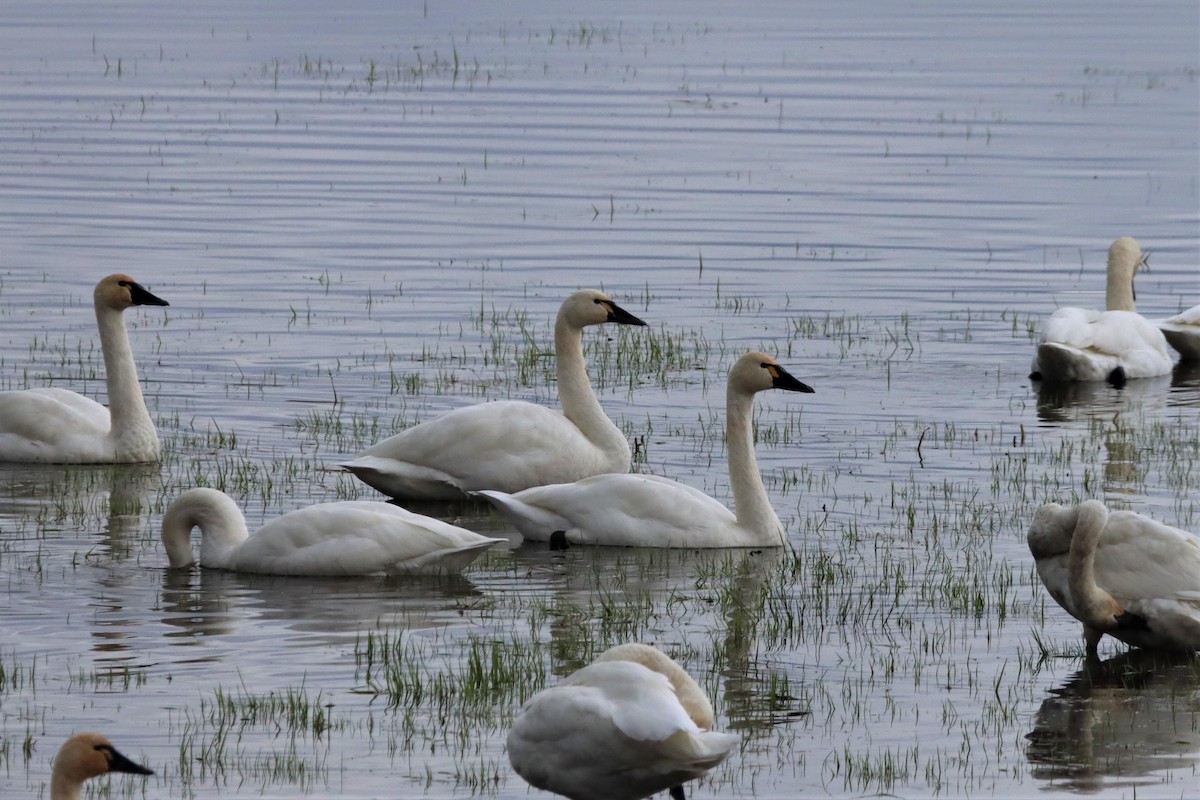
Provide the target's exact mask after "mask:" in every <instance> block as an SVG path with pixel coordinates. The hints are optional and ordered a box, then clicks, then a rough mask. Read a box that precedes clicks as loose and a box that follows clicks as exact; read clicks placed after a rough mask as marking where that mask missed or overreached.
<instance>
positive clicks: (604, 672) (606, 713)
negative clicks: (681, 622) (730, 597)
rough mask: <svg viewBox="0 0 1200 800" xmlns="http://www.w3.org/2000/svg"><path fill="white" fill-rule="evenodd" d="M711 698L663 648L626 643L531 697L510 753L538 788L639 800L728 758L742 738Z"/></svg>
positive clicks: (602, 799)
mask: <svg viewBox="0 0 1200 800" xmlns="http://www.w3.org/2000/svg"><path fill="white" fill-rule="evenodd" d="M713 716H714V715H713V708H712V704H711V703H710V702H709V701H708V698H707V697H705V695H704V692H703V690H701V689H700V687H699V686H698V685H697V684H696V682H695V681H694V680H693V679H692V677H691V676H690V675H688V674H687V672H685V671H684V669H683V668H682V667H680V666H679V665H678V664H676V663H675V662H674V661H673V660H672V659H671V658H670V657H668V656H667V655H666V654H664V653H663V652H662V651H660V650H658V649H657V648H655V647H652V646H650V645H645V644H624V645H618V646H616V647H613V648H611V649H609V650H607V651H605V652H604V653H602V654H600V655H599V656H598V657H597V658H596V660H595V661H593V662H592V663H591V664H589V665H588V666H586V667H584V668H582V669H580V670H578V671H577V672H575V673H573V674H571V675H570V676H568V677H567V678H564V679H563V680H562V681H560V682H559V683H558V684H557V685H556V686H553V687H551V688H549V689H544V690H542V691H540V692H538V693H537V694H535V695H534V696H533V697H531V698H530V699H529V700H528V701H527V702H526V703H525V705H524V706H523V707H522V709H521V711H520V712H519V713H518V714H517V718H516V720H515V721H514V722H513V727H512V731H511V732H510V733H509V735H508V758H509V761H510V762H512V766H513V769H514V770H516V772H517V774H518V775H520V776H521V777H522V778H524V779H525V780H526V781H528V782H529V783H530V784H531V785H533V786H535V787H537V788H539V789H544V790H546V791H548V792H554V793H555V794H559V795H563V796H564V797H569V798H571V800H639V798H643V797H649V796H650V795H652V794H654V793H655V792H660V791H662V790H664V789H669V790H670V792H671V797H672V798H675V799H676V800H683V798H684V791H683V784H684V783H685V782H686V781H690V780H694V779H696V778H699V777H700V776H702V775H704V774H705V773H706V772H708V771H709V770H710V769H712V768H713V767H715V766H717V765H718V764H720V763H721V762H722V761H724V760H725V759H726V758H727V757H728V756H729V754H730V753H731V752H732V751H733V748H734V747H736V746H737V743H738V737H737V736H734V735H733V734H728V733H719V732H717V731H714V730H712V727H713Z"/></svg>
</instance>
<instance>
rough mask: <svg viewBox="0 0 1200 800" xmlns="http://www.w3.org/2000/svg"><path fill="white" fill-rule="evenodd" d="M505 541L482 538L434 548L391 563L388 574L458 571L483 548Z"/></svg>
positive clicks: (430, 573) (441, 573) (436, 573)
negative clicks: (443, 547)
mask: <svg viewBox="0 0 1200 800" xmlns="http://www.w3.org/2000/svg"><path fill="white" fill-rule="evenodd" d="M503 541H506V540H504V539H482V540H480V541H478V542H471V543H470V544H465V545H460V546H458V547H452V548H446V549H444V550H436V551H434V552H432V553H426V554H424V555H422V556H419V557H417V558H410V559H406V560H404V561H401V562H399V563H396V564H393V565H392V566H391V567H389V568H388V570H387V572H388V574H391V575H394V574H406V575H443V574H446V573H451V572H458V571H460V570H462V569H465V568H466V567H468V566H469V565H470V564H471V563H473V562H474V561H475V559H477V558H479V556H481V555H483V552H484V551H485V550H490V549H491V548H492V547H494V546H496V545H498V544H500V543H501V542H503Z"/></svg>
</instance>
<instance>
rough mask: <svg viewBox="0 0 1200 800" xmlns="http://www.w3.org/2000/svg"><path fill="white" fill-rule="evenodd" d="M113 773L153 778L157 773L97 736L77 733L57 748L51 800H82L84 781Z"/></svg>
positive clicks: (89, 733)
mask: <svg viewBox="0 0 1200 800" xmlns="http://www.w3.org/2000/svg"><path fill="white" fill-rule="evenodd" d="M112 772H127V773H130V774H132V775H153V774H154V770H152V769H147V768H146V767H143V766H142V765H141V764H137V763H134V762H133V761H131V760H130V759H129V758H127V757H126V756H124V755H122V754H121V753H120V752H119V751H118V750H117V748H115V747H113V744H112V742H110V741H109V740H108V739H106V738H105V737H104V736H101V735H100V734H98V733H91V732H85V733H77V734H75V735H74V736H72V737H71V738H69V739H67V741H66V742H64V743H63V746H62V747H60V748H58V753H57V754H56V755H55V756H54V771H53V772H52V773H51V775H50V800H79V797H80V796H81V795H82V793H83V784H84V781H87V780H89V779H91V778H99V777H100V776H102V775H108V774H109V773H112Z"/></svg>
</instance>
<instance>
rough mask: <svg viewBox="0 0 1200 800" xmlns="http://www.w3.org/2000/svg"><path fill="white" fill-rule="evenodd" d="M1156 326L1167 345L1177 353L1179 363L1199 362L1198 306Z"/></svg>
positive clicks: (1199, 317) (1199, 314) (1199, 326)
mask: <svg viewBox="0 0 1200 800" xmlns="http://www.w3.org/2000/svg"><path fill="white" fill-rule="evenodd" d="M1157 324H1158V329H1159V330H1160V331H1162V332H1163V336H1165V337H1166V338H1167V344H1169V345H1171V347H1174V348H1175V351H1176V352H1177V353H1179V359H1180V361H1188V362H1192V361H1200V306H1192V307H1191V308H1189V309H1188V310H1187V311H1184V312H1181V313H1179V314H1176V315H1175V316H1173V317H1167V318H1166V319H1164V320H1160V321H1159V322H1158V323H1157Z"/></svg>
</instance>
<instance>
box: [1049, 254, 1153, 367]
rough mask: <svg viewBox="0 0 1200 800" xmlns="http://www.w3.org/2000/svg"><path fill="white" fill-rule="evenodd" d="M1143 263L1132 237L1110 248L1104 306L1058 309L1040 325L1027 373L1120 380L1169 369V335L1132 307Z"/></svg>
mask: <svg viewBox="0 0 1200 800" xmlns="http://www.w3.org/2000/svg"><path fill="white" fill-rule="evenodd" d="M1142 263H1143V260H1142V251H1141V248H1140V247H1138V243H1137V241H1136V240H1134V238H1133V237H1132V236H1122V237H1121V238H1120V239H1117V240H1116V241H1115V242H1113V243H1112V245H1111V246H1110V247H1109V248H1108V281H1107V284H1106V288H1105V306H1106V308H1107V310H1106V311H1092V310H1088V309H1083V308H1069V307H1068V308H1060V309H1058V310H1057V311H1055V312H1054V313H1053V314H1052V315H1051V316H1050V319H1048V320H1046V324H1045V325H1044V326H1043V327H1042V338H1041V344H1039V345H1038V349H1037V354H1036V355H1035V356H1034V357H1033V364H1032V366H1031V367H1030V374H1029V377H1030V378H1033V379H1034V380H1047V381H1100V380H1107V381H1109V382H1110V383H1113V384H1115V385H1118V386H1120V385H1122V384H1124V383H1125V381H1126V380H1127V379H1129V378H1151V377H1154V376H1155V375H1166V374H1168V373H1169V372H1170V371H1171V366H1172V364H1171V356H1170V353H1169V352H1168V351H1167V340H1166V339H1165V338H1164V337H1163V333H1162V331H1160V330H1159V329H1158V328H1157V327H1156V326H1155V325H1154V324H1153V323H1151V322H1150V321H1148V320H1147V319H1146V318H1145V317H1143V316H1142V315H1141V314H1138V313H1137V312H1136V311H1135V310H1134V300H1135V299H1136V296H1137V295H1136V293H1135V292H1134V289H1133V278H1134V275H1135V274H1136V273H1137V269H1138V267H1139V266H1141V264H1142Z"/></svg>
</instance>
